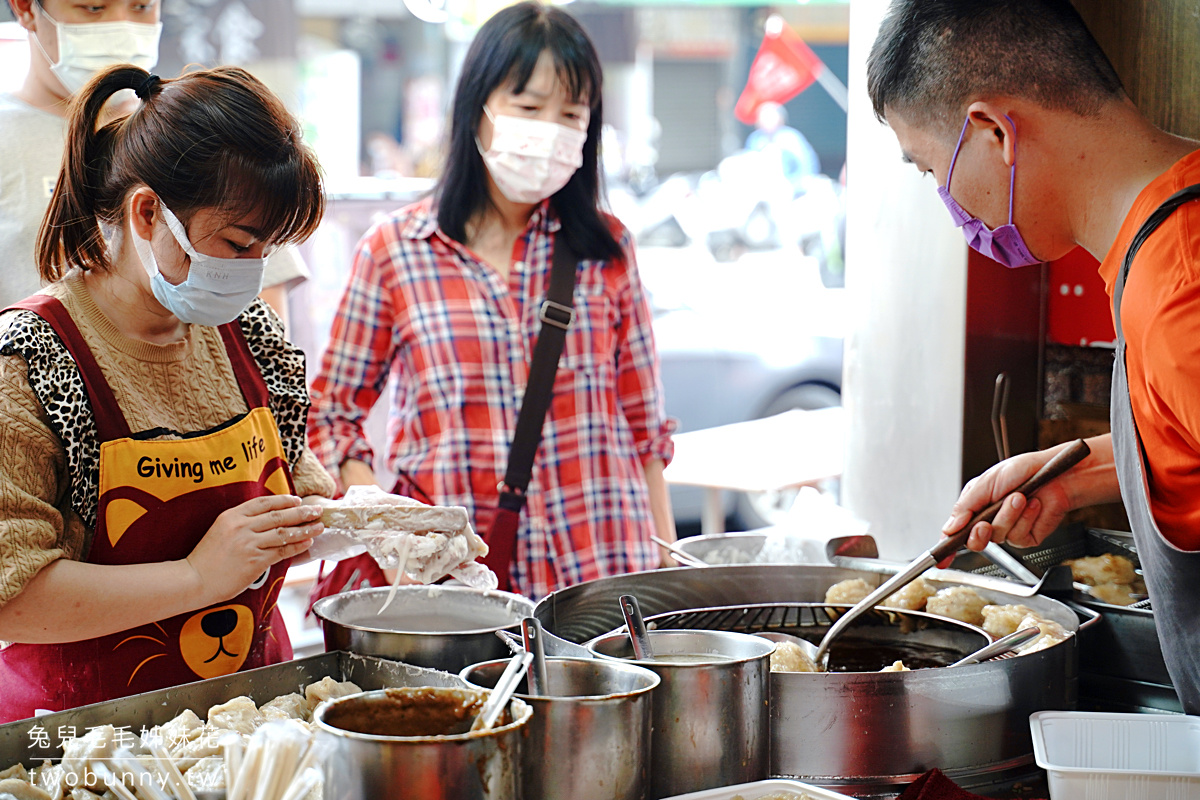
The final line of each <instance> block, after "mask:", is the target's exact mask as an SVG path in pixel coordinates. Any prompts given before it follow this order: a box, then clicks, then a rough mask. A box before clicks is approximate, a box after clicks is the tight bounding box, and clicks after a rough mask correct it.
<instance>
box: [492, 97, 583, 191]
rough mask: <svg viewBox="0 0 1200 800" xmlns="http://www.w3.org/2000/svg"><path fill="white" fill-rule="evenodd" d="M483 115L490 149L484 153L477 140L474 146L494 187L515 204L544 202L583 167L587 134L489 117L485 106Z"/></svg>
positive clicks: (519, 119) (528, 121)
mask: <svg viewBox="0 0 1200 800" xmlns="http://www.w3.org/2000/svg"><path fill="white" fill-rule="evenodd" d="M483 113H485V114H487V117H488V119H489V120H491V122H492V145H491V147H489V148H488V149H487V150H484V149H483V145H482V144H481V143H480V141H479V139H478V137H476V139H475V145H476V147H478V148H479V153H480V154H481V155H482V156H483V163H484V164H486V165H487V168H488V172H489V173H491V176H492V180H494V181H495V182H496V186H497V187H498V188H499V189H500V191H501V193H502V194H503V195H504V196H505V197H507V198H508V199H509V200H511V201H513V202H514V203H539V202H541V201H542V200H545V199H546V198H547V197H549V196H550V195H552V194H554V193H555V192H557V191H558V190H559V189H561V188H562V187H564V186H566V185H567V181H569V180H571V176H572V175H574V174H575V171H576V170H577V169H579V168H580V167H581V166H582V165H583V145H584V143H585V142H586V141H587V131H581V130H577V129H575V128H568V127H567V126H566V125H559V124H558V123H556V122H546V121H545V120H540V119H526V118H524V117H510V116H506V115H504V114H499V115H496V116H492V112H491V110H489V109H488V107H487V106H484V107H483Z"/></svg>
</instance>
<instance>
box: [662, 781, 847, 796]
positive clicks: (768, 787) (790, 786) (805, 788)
mask: <svg viewBox="0 0 1200 800" xmlns="http://www.w3.org/2000/svg"><path fill="white" fill-rule="evenodd" d="M772 792H796V793H801V792H802V793H804V794H806V795H808V796H809V797H811V798H813V800H854V798H853V797H850V796H849V795H844V794H838V793H837V792H831V791H829V790H828V789H819V788H817V787H816V786H810V785H809V784H807V783H801V782H800V781H791V780H784V779H782V778H775V779H773V780H769V781H755V782H753V783H740V784H738V785H737V786H723V787H721V788H719V789H705V790H704V791H702V792H689V793H688V794H679V795H675V796H674V797H668V798H665V799H664V800H732V798H734V797H737V796H739V795H740V796H741V797H743V798H744V799H745V800H757V798H759V797H762V796H763V795H765V794H771V793H772Z"/></svg>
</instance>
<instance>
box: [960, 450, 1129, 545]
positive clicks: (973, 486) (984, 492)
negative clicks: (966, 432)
mask: <svg viewBox="0 0 1200 800" xmlns="http://www.w3.org/2000/svg"><path fill="white" fill-rule="evenodd" d="M1067 446H1068V445H1066V444H1064V445H1059V446H1056V447H1051V448H1049V449H1047V450H1040V451H1038V452H1034V453H1022V454H1021V455H1019V456H1013V457H1012V458H1010V459H1008V460H1006V461H1002V462H1000V463H999V464H997V465H996V466H994V467H992V468H991V469H989V470H988V471H987V472H985V473H983V474H982V475H980V476H979V477H977V478H974V479H973V480H971V481H970V482H968V483H967V485H966V486H964V487H963V490H962V494H961V495H959V497H958V502H956V503H955V504H954V508H953V509H952V511H951V513H950V519H948V520H946V524H945V525H943V526H942V533H943V534H945V535H947V536H949V535H950V534H953V533H955V532H957V531H959V530H961V529H962V528H963V526H964V525H966V524H967V522H969V521H970V519H971V517H973V516H974V515H975V513H976V512H978V511H979V510H980V509H983V508H986V507H987V506H989V505H991V504H992V503H994V502H996V501H997V500H999V499H1001V498H1003V497H1007V498H1008V499H1007V500H1005V502H1004V506H1003V507H1002V508H1001V509H1000V511H999V512H998V513H997V514H996V517H995V519H993V520H992V521H991V522H990V523H988V522H979V523H976V525H975V527H974V528H972V530H971V535H970V538H969V539H967V547H968V548H970V549H971V550H982V549H983V548H984V547H986V546H987V544H988V542H997V543H1004V542H1008V543H1010V544H1012V545H1015V546H1016V547H1035V546H1037V545H1039V544H1041V543H1042V541H1043V540H1044V539H1045V538H1046V537H1047V536H1049V535H1050V534H1051V533H1053V532H1054V531H1055V529H1057V528H1058V526H1059V525H1060V524H1061V523H1062V521H1063V517H1065V516H1066V515H1067V512H1069V511H1071V510H1073V509H1076V508H1082V507H1083V506H1087V505H1093V504H1096V503H1105V502H1112V501H1115V500H1119V499H1120V489H1119V487H1118V485H1117V474H1116V470H1115V469H1114V468H1113V461H1112V437H1110V436H1108V435H1107V434H1106V435H1104V436H1097V437H1094V438H1092V439H1089V440H1088V446H1089V447H1090V448H1091V454H1090V455H1089V456H1088V457H1087V458H1085V459H1084V460H1083V461H1081V462H1079V464H1077V465H1076V466H1074V467H1072V468H1071V469H1070V470H1068V471H1067V472H1066V473H1065V474H1063V475H1061V476H1059V477H1058V478H1055V479H1054V480H1052V481H1050V482H1049V483H1047V484H1046V485H1045V486H1043V487H1042V488H1041V489H1039V490H1038V491H1037V492H1035V493H1034V494H1033V496H1032V497H1025V496H1024V495H1020V494H1011V495H1010V493H1011V492H1012V491H1013V490H1014V489H1016V488H1017V487H1018V486H1020V485H1021V484H1022V483H1024V482H1025V481H1027V480H1028V479H1029V478H1031V477H1032V476H1033V474H1034V473H1035V472H1037V471H1038V470H1039V469H1041V467H1042V465H1044V464H1045V463H1046V462H1047V461H1049V460H1050V459H1051V458H1053V457H1054V456H1055V455H1057V454H1058V452H1059V451H1060V450H1062V449H1063V448H1064V447H1067Z"/></svg>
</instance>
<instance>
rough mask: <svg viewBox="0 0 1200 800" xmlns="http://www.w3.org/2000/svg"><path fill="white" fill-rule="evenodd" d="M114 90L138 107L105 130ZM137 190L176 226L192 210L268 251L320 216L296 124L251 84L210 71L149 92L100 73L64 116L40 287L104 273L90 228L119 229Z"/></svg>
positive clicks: (143, 82) (40, 248)
mask: <svg viewBox="0 0 1200 800" xmlns="http://www.w3.org/2000/svg"><path fill="white" fill-rule="evenodd" d="M123 89H131V90H132V91H133V93H134V94H136V95H137V98H138V100H139V101H141V102H140V105H139V106H138V107H137V108H136V109H135V110H134V112H133V113H132V114H129V115H128V116H125V117H120V118H114V119H112V120H109V119H108V118H107V116H106V115H107V112H106V111H105V108H104V107H105V104H107V103H108V102H109V101H110V100H111V99H112V98H113V96H114V95H115V94H117V92H120V91H121V90H123ZM139 186H146V187H149V188H150V190H151V191H153V192H154V194H155V195H157V197H158V199H159V201H160V202H161V203H162V204H163V205H164V206H165V207H167V208H169V209H171V211H173V212H174V213H175V214H176V215H177V216H178V217H179V218H180V219H181V220H182V221H183V222H184V223H185V224H186V223H187V222H188V221H189V220H190V219H191V215H192V214H193V213H194V212H195V211H197V210H199V209H202V208H215V209H221V210H222V212H223V213H224V214H226V215H227V216H228V217H229V218H230V219H233V218H236V217H239V216H241V217H244V216H247V215H253V216H254V226H255V228H256V229H257V230H258V235H259V238H260V239H262V240H263V241H269V242H271V243H273V244H289V243H293V242H300V241H303V240H304V239H305V238H307V237H308V235H309V234H311V233H312V232H313V231H314V230H316V227H317V224H318V223H319V222H320V221H321V214H322V212H323V211H324V193H323V191H322V186H321V169H320V167H319V166H318V164H317V161H316V159H315V158H314V157H313V154H312V152H311V151H309V149H308V148H307V147H306V146H305V145H304V144H303V142H302V141H301V135H300V124H299V123H298V122H297V121H296V119H295V118H294V117H292V115H291V114H289V113H288V111H287V109H286V108H285V107H284V105H283V103H282V102H280V100H279V98H277V97H275V96H274V95H273V94H271V92H270V91H269V90H268V89H267V87H266V86H264V85H263V84H262V82H261V81H259V80H258V79H257V78H255V77H254V76H253V75H251V74H250V73H248V72H246V71H245V70H243V69H239V68H237V67H217V68H215V69H208V70H195V71H192V72H188V73H186V74H184V75H182V76H181V77H178V78H173V79H170V80H160V79H159V78H158V76H156V75H151V74H149V73H148V72H146V71H145V70H144V69H139V68H137V67H133V66H129V65H124V66H117V67H112V68H110V69H108V70H106V71H104V72H102V73H100V74H99V75H97V76H96V77H95V78H93V79H92V81H91V83H89V84H88V85H87V86H85V87H84V88H83V90H82V91H80V92H79V95H78V96H77V97H76V99H75V102H74V104H73V105H72V107H71V113H70V119H69V122H68V123H67V143H66V153H65V156H64V158H63V167H62V171H61V173H60V175H59V178H58V184H57V185H56V186H55V187H54V196H53V197H52V198H51V200H50V209H49V211H47V213H46V218H45V220H43V222H42V229H41V231H40V232H39V234H38V243H37V263H38V272H39V274H40V275H41V276H42V278H43V280H47V281H52V280H57V279H59V278H61V277H62V276H63V275H64V274H66V272H67V270H69V269H71V268H72V267H80V268H82V269H85V270H90V269H98V270H107V269H109V268H110V267H111V266H112V264H111V257H112V254H111V253H110V250H109V247H110V243H109V242H106V241H105V240H104V236H103V235H102V234H101V225H104V226H105V227H106V228H107V227H109V226H112V227H114V228H115V227H118V226H123V225H124V224H125V223H126V220H125V202H126V199H127V198H128V196H129V192H130V191H131V190H133V189H136V188H137V187H139Z"/></svg>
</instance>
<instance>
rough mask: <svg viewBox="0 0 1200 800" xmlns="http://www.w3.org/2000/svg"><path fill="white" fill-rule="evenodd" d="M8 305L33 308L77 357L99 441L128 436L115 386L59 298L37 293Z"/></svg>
mask: <svg viewBox="0 0 1200 800" xmlns="http://www.w3.org/2000/svg"><path fill="white" fill-rule="evenodd" d="M9 308H12V309H21V310H23V311H32V312H33V313H34V314H37V315H38V316H39V317H41V318H42V319H44V320H45V321H46V322H48V323H49V324H50V327H51V328H53V329H54V332H55V333H57V334H58V338H59V339H61V340H62V343H63V345H65V346H66V348H67V352H68V353H70V354H71V358H73V359H75V364H76V365H77V366H78V367H79V374H80V375H81V376H83V385H84V386H85V387H86V388H87V393H88V399H89V400H90V401H91V403H92V411H93V413H94V414H95V416H96V432H97V434H99V436H100V441H101V442H111V441H113V440H114V439H125V438H127V437H129V436H131V435H132V432H131V431H130V430H129V423H128V422H126V421H125V415H124V414H123V413H121V407H120V405H118V404H117V397H116V395H114V394H113V391H112V387H110V386H109V385H108V381H107V380H106V379H105V377H104V373H103V372H101V371H100V365H99V364H97V363H96V357H95V356H93V355H92V350H91V348H89V347H88V346H87V342H85V341H84V340H83V334H82V333H80V332H79V326H77V325H76V324H75V320H73V319H71V315H70V314H69V313H68V312H67V309H66V307H65V306H63V304H62V303H61V302H59V300H58V298H56V297H51V296H50V295H47V294H35V295H33V296H32V297H27V298H25V299H24V300H22V301H21V302H19V303H13V304H12V305H11V306H9Z"/></svg>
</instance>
